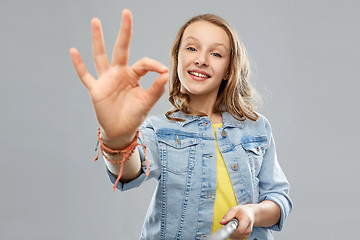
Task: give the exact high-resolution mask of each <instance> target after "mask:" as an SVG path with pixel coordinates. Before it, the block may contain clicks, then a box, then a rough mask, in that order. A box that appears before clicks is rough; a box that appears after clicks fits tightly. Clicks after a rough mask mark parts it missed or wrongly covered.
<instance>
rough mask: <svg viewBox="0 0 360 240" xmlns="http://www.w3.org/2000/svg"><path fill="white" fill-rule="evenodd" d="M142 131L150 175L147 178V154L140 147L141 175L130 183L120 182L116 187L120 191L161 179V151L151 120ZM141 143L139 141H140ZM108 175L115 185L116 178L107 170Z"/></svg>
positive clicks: (144, 125)
mask: <svg viewBox="0 0 360 240" xmlns="http://www.w3.org/2000/svg"><path fill="white" fill-rule="evenodd" d="M140 131H141V133H142V134H143V136H144V137H143V138H142V134H141V133H140V138H141V141H143V143H144V145H145V146H146V156H147V158H148V161H149V175H148V176H146V174H145V173H146V161H145V152H144V149H143V147H141V146H138V147H137V148H138V150H139V153H140V158H141V170H142V171H141V174H140V175H139V176H138V177H137V178H135V179H133V180H131V181H130V182H127V183H123V182H121V181H119V182H118V184H117V185H116V188H117V189H119V190H120V191H125V190H129V189H132V188H135V187H138V186H140V185H141V184H142V183H144V182H145V181H146V180H148V179H151V178H155V179H159V178H160V157H159V150H158V145H157V141H156V135H155V131H154V128H153V127H152V125H151V121H150V120H149V119H147V120H145V122H144V123H143V124H142V125H141V127H140ZM138 141H139V140H138ZM106 171H107V174H108V176H109V178H110V181H111V182H112V183H113V184H114V183H115V181H116V177H115V176H114V175H113V174H112V173H111V172H110V171H109V170H108V169H107V168H106Z"/></svg>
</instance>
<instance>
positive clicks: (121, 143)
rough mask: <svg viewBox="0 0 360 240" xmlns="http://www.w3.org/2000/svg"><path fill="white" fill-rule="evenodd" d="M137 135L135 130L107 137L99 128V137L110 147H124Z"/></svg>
mask: <svg viewBox="0 0 360 240" xmlns="http://www.w3.org/2000/svg"><path fill="white" fill-rule="evenodd" d="M136 135H137V131H135V132H133V133H130V134H123V135H121V136H119V137H111V138H110V137H108V135H107V134H106V133H105V131H104V130H103V129H102V128H100V135H99V136H100V138H101V140H102V142H103V144H104V145H106V146H107V147H109V148H112V149H119V150H120V149H123V148H126V147H127V146H128V145H129V144H131V142H133V140H134V138H135V136H136Z"/></svg>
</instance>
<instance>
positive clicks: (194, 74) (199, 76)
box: [188, 71, 211, 80]
mask: <svg viewBox="0 0 360 240" xmlns="http://www.w3.org/2000/svg"><path fill="white" fill-rule="evenodd" d="M188 73H189V74H190V76H191V77H193V78H194V79H195V80H205V79H207V78H210V77H211V76H210V75H209V74H207V73H205V72H198V71H189V72H188Z"/></svg>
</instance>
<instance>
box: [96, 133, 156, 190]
mask: <svg viewBox="0 0 360 240" xmlns="http://www.w3.org/2000/svg"><path fill="white" fill-rule="evenodd" d="M140 132H141V131H140V130H138V131H137V132H136V135H135V137H134V139H133V141H132V142H131V143H130V144H129V145H128V146H127V147H125V148H123V149H112V148H109V147H108V146H106V145H105V144H104V142H103V140H102V138H101V137H100V128H99V129H98V134H97V139H98V141H97V144H96V148H95V151H97V155H96V157H95V159H94V161H96V160H98V159H99V154H100V151H101V154H102V155H103V156H104V157H105V158H106V160H108V161H109V162H111V163H115V164H121V165H120V171H119V174H118V177H117V179H116V181H115V183H114V186H113V190H114V191H115V190H116V185H117V184H118V182H119V181H120V178H121V175H122V172H123V168H124V162H125V161H127V160H129V158H130V157H131V155H132V154H133V153H134V151H135V148H136V147H137V146H142V147H143V149H144V155H145V162H146V173H145V175H146V176H148V175H149V161H148V158H147V154H146V146H145V144H144V143H143V141H141V138H140V137H139V133H140ZM141 135H142V138H143V139H144V134H143V133H142V132H141ZM138 140H139V142H140V143H139V142H138ZM99 145H100V146H99ZM104 153H106V154H109V155H118V154H121V155H122V157H121V159H120V160H118V161H114V160H111V159H109V158H108V156H106V154H104Z"/></svg>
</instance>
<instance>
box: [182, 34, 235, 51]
mask: <svg viewBox="0 0 360 240" xmlns="http://www.w3.org/2000/svg"><path fill="white" fill-rule="evenodd" d="M188 39H190V40H191V39H192V40H195V41H197V42H199V39H197V38H196V37H193V36H188V37H186V38H185V39H184V40H188ZM213 45H216V46H223V47H224V48H225V49H226V50H227V51H229V50H228V48H227V47H226V46H225V44H223V43H214V44H213Z"/></svg>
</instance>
